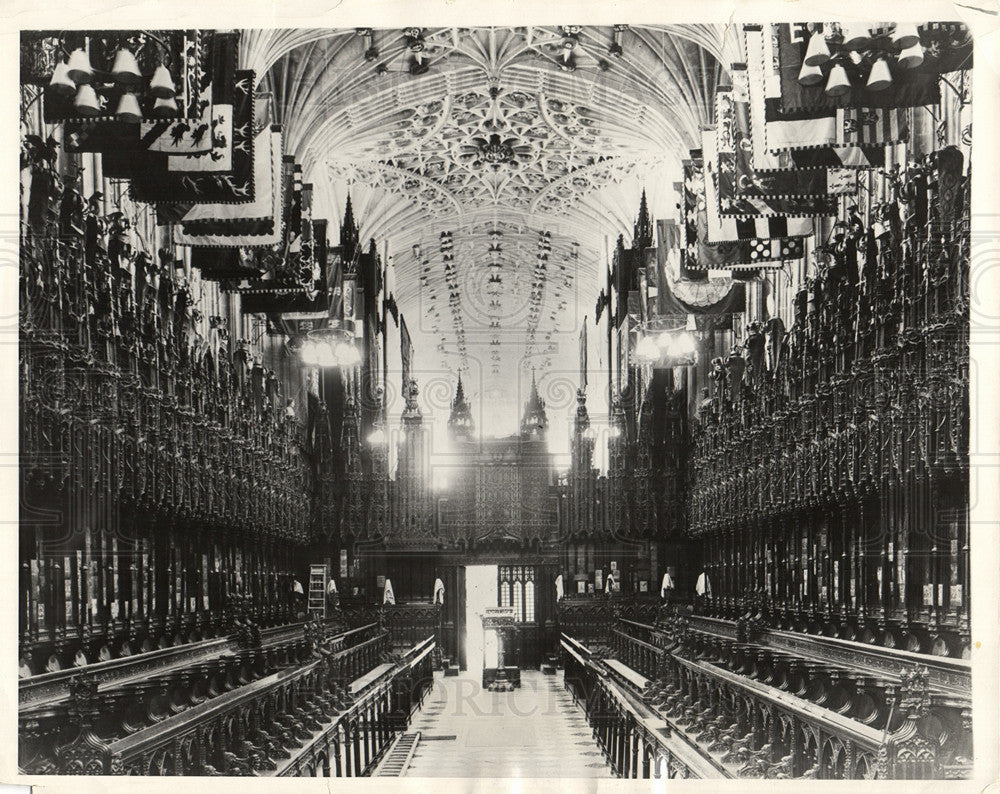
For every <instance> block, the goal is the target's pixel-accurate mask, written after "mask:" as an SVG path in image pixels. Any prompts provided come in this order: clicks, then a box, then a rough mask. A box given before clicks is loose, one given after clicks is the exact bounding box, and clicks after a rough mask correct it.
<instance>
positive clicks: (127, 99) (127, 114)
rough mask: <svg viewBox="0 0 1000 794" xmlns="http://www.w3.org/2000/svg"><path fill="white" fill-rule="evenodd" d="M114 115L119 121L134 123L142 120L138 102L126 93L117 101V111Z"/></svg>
mask: <svg viewBox="0 0 1000 794" xmlns="http://www.w3.org/2000/svg"><path fill="white" fill-rule="evenodd" d="M115 115H116V116H117V117H118V120H119V121H128V122H131V123H135V122H137V121H141V120H142V112H141V111H140V110H139V100H138V99H136V98H135V94H131V93H127V92H126V93H124V94H122V98H121V99H119V100H118V109H117V110H116V111H115Z"/></svg>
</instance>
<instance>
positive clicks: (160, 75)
mask: <svg viewBox="0 0 1000 794" xmlns="http://www.w3.org/2000/svg"><path fill="white" fill-rule="evenodd" d="M149 92H150V93H151V94H152V95H153V96H155V97H157V98H158V99H172V98H173V97H174V96H175V95H176V94H177V91H176V89H175V88H174V79H173V78H172V77H171V76H170V70H169V69H168V68H167V67H166V66H164V65H163V64H162V63H161V64H160V65H159V66H157V67H156V71H155V72H153V79H152V80H150V81H149Z"/></svg>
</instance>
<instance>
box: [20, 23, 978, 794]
mask: <svg viewBox="0 0 1000 794" xmlns="http://www.w3.org/2000/svg"><path fill="white" fill-rule="evenodd" d="M109 27H110V25H109ZM971 77H972V40H971V36H970V32H969V30H968V28H967V27H966V26H965V25H963V24H961V23H957V22H949V21H920V22H916V23H904V22H870V23H865V24H858V23H850V24H848V23H843V24H841V23H838V22H830V21H825V22H824V21H813V22H801V23H765V24H734V25H721V24H720V25H709V24H690V25H679V24H667V25H656V24H650V25H609V26H575V25H566V26H548V27H545V26H539V27H529V26H525V27H481V28H434V27H424V28H418V27H411V28H397V29H383V28H357V29H355V28H351V29H318V28H317V29H287V28H275V29H253V30H204V29H202V30H187V29H185V30H170V29H164V30H104V29H94V30H88V31H84V30H69V31H66V30H64V31H54V30H30V31H27V30H26V31H22V33H21V49H20V114H21V118H20V130H21V140H20V176H21V180H20V193H19V196H20V216H19V221H20V224H19V239H18V245H19V250H20V258H19V261H20V271H19V272H20V280H19V304H20V313H19V322H18V332H19V342H20V344H19V394H18V399H19V415H18V420H19V439H20V498H19V504H20V518H19V521H20V524H19V556H18V559H17V561H16V564H17V566H18V579H17V581H18V594H17V610H18V638H17V643H18V657H19V663H18V665H19V669H18V748H17V752H18V766H19V769H20V771H21V772H23V773H24V774H30V775H45V774H87V775H150V776H160V775H198V776H253V777H275V776H277V777H302V776H309V777H362V776H378V777H403V776H408V777H421V776H430V777H456V778H458V777H488V778H509V777H525V778H531V777H549V776H553V777H555V776H558V777H566V778H574V777H576V778H640V779H641V778H705V779H723V778H741V777H742V778H775V779H787V778H806V779H809V778H814V779H928V778H945V779H956V778H965V777H968V776H969V775H970V774H971V771H972V759H973V750H972V727H971V726H972V689H971V667H970V652H971V647H970V645H971V640H970V629H969V619H970V610H969V602H970V598H969V595H970V580H969V575H970V573H969V572H970V553H971V552H970V543H969V539H970V521H969V289H970V264H969V263H970V234H969V225H970V211H969V206H970V190H969V185H970V181H969V174H970V156H971V143H972V132H971V131H972V127H971V111H972V103H971V99H972V97H971ZM11 564H14V563H11ZM8 639H10V638H8Z"/></svg>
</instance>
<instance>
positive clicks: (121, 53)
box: [111, 48, 142, 85]
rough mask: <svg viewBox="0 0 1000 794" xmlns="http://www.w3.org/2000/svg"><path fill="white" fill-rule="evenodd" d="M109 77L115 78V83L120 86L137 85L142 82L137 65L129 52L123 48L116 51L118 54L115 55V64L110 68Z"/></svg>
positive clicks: (133, 56)
mask: <svg viewBox="0 0 1000 794" xmlns="http://www.w3.org/2000/svg"><path fill="white" fill-rule="evenodd" d="M111 76H112V77H114V78H115V82H117V83H120V84H121V85H138V84H139V83H141V82H142V72H140V71H139V63H138V61H136V59H135V55H133V54H132V53H131V51H129V50H126V49H124V48H123V49H120V50H118V54H117V55H115V64H114V66H112V67H111Z"/></svg>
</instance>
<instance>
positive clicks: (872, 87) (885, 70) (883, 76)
mask: <svg viewBox="0 0 1000 794" xmlns="http://www.w3.org/2000/svg"><path fill="white" fill-rule="evenodd" d="M891 85H892V74H891V73H890V72H889V64H888V62H887V61H886V59H885V58H879V59H878V60H877V61H875V65H874V66H872V71H871V74H870V75H869V76H868V90H869V91H884V90H885V89H887V88H888V87H889V86H891Z"/></svg>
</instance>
